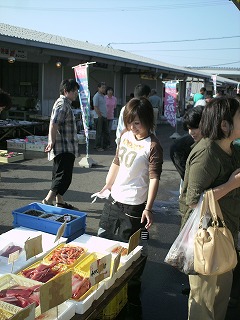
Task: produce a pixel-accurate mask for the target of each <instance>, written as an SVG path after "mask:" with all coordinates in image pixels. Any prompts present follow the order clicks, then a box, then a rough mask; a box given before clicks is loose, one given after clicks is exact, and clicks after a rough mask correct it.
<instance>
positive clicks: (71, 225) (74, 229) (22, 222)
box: [12, 202, 86, 240]
mask: <svg viewBox="0 0 240 320" xmlns="http://www.w3.org/2000/svg"><path fill="white" fill-rule="evenodd" d="M29 210H36V211H42V212H43V213H49V214H53V215H54V214H57V215H61V216H64V215H71V216H73V217H75V219H74V220H72V221H69V222H67V223H66V228H65V231H64V234H63V237H64V238H69V237H72V236H73V235H74V236H75V237H78V236H80V235H81V234H83V233H85V228H86V213H84V212H80V211H75V210H69V209H64V208H59V207H55V206H49V205H45V204H41V203H37V202H33V203H31V204H29V205H27V206H25V207H21V208H18V209H15V210H14V211H13V212H12V214H13V218H14V220H13V226H14V227H20V226H21V227H27V228H31V229H34V230H39V231H43V232H47V233H51V234H57V231H58V229H59V227H60V226H61V225H62V223H61V222H59V221H52V220H49V219H44V218H41V217H35V216H31V215H29V214H25V213H24V212H26V211H29ZM71 240H73V239H71Z"/></svg>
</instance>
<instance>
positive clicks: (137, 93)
mask: <svg viewBox="0 0 240 320" xmlns="http://www.w3.org/2000/svg"><path fill="white" fill-rule="evenodd" d="M150 92H151V89H150V87H149V86H148V85H146V84H138V85H137V86H136V87H135V89H134V97H135V98H138V99H139V98H141V97H145V98H148V97H149V94H150ZM125 107H126V106H124V107H122V109H121V111H120V114H119V118H118V125H117V130H116V140H115V142H116V144H117V145H118V142H119V140H120V136H121V132H122V131H123V130H124V129H125V125H124V121H123V113H124V110H125Z"/></svg>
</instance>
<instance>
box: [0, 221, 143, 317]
mask: <svg viewBox="0 0 240 320" xmlns="http://www.w3.org/2000/svg"><path fill="white" fill-rule="evenodd" d="M39 234H41V235H42V240H43V241H42V247H43V253H42V254H39V255H38V256H35V257H33V258H31V259H29V260H27V261H26V254H25V251H24V250H23V252H22V253H21V254H20V256H19V258H18V260H17V261H15V263H14V268H13V269H14V270H11V268H12V265H8V264H7V260H8V259H7V258H4V257H3V256H2V257H1V254H0V274H1V275H2V276H4V275H5V274H9V273H15V274H18V272H20V271H21V270H24V269H25V268H26V267H28V266H30V265H32V263H34V264H35V262H37V261H41V260H42V259H43V257H44V256H45V257H46V254H51V252H50V253H49V251H52V248H55V246H56V245H58V243H59V242H63V243H64V242H65V240H66V239H65V238H60V240H59V241H58V243H54V240H55V237H56V236H55V235H52V234H48V233H45V232H40V231H36V230H33V229H29V228H25V227H19V228H14V229H12V230H10V231H8V232H6V233H3V234H1V235H0V251H1V249H2V250H3V251H2V252H4V250H6V247H9V245H14V246H16V245H19V246H20V247H23V246H24V243H25V241H26V240H28V238H33V237H35V236H37V235H39ZM113 244H114V246H119V245H122V246H128V244H126V243H122V242H116V241H112V240H108V239H104V238H99V237H96V236H91V235H88V234H83V235H81V236H80V237H78V238H76V239H75V240H73V241H72V242H69V243H68V244H66V246H67V245H73V246H74V245H79V246H81V247H83V248H86V249H87V251H89V256H91V255H93V254H94V253H92V252H99V258H100V259H101V256H100V255H101V254H102V256H109V253H110V252H113V251H112V250H113V247H112V245H113ZM61 245H63V246H64V244H59V246H61ZM5 246H6V247H5ZM141 249H142V247H141V246H137V247H135V248H134V249H133V250H132V251H131V252H130V253H129V254H128V255H126V256H122V257H121V260H120V264H119V267H118V269H117V272H116V273H114V275H112V277H107V278H105V279H104V280H102V281H100V282H99V284H97V287H96V289H94V291H92V292H90V293H89V294H88V295H87V296H86V297H84V298H83V300H81V299H80V300H78V299H69V300H67V301H64V302H63V303H62V304H61V305H59V307H55V308H53V309H50V310H49V311H47V314H49V315H50V314H51V316H50V318H49V317H48V315H47V314H46V315H41V319H51V320H54V319H61V320H70V319H73V320H77V319H79V320H85V319H88V320H90V319H95V317H97V316H98V315H99V314H100V313H101V312H102V311H103V310H105V308H106V306H107V305H108V304H109V302H111V301H112V300H113V299H116V298H115V297H117V295H118V293H119V295H120V296H121V293H120V292H121V291H124V290H125V289H123V288H124V287H125V285H126V284H127V283H128V282H129V280H130V279H131V278H133V277H134V275H136V274H137V273H138V272H139V270H141V269H142V268H143V267H144V264H145V262H146V257H143V256H141ZM87 257H88V256H87V255H86V258H87ZM91 259H92V258H91ZM91 259H90V260H91ZM122 259H123V260H122ZM80 263H81V262H80ZM74 270H75V269H74ZM82 270H84V269H82ZM75 272H76V270H75ZM83 272H84V271H83ZM85 272H86V271H85ZM29 281H30V280H29ZM125 292H126V291H125ZM125 294H126V293H125ZM126 299H127V296H126V298H125V303H126ZM123 305H124V304H123ZM57 308H59V311H60V308H62V309H61V310H62V312H63V316H60V317H55V314H53V312H55V313H56V310H57ZM116 314H117V313H116Z"/></svg>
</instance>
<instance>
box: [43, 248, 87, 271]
mask: <svg viewBox="0 0 240 320" xmlns="http://www.w3.org/2000/svg"><path fill="white" fill-rule="evenodd" d="M66 247H68V248H71V247H81V248H83V249H84V251H83V252H82V254H81V255H79V257H78V258H77V259H76V260H74V261H72V263H69V264H67V263H66V262H65V263H63V264H64V266H65V267H68V268H72V267H74V266H75V265H76V264H78V263H80V262H81V261H83V260H84V258H85V257H86V254H87V249H86V248H84V247H82V246H80V245H79V244H77V243H76V244H75V243H74V242H72V243H70V244H59V245H58V246H57V247H56V248H54V249H53V250H52V251H50V252H49V253H48V254H47V255H46V257H44V259H43V263H46V264H51V263H52V262H54V261H52V260H51V258H52V256H53V254H54V252H55V251H56V250H59V249H62V248H66ZM59 263H61V262H59Z"/></svg>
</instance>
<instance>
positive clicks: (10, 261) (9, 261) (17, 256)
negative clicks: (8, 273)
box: [8, 250, 19, 264]
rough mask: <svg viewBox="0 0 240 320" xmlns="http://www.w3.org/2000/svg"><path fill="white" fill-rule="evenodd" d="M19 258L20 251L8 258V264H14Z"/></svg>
mask: <svg viewBox="0 0 240 320" xmlns="http://www.w3.org/2000/svg"><path fill="white" fill-rule="evenodd" d="M18 258H19V250H17V251H15V252H13V253H10V254H9V256H8V264H11V263H14V262H15V261H16V260H17V259H18Z"/></svg>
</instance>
